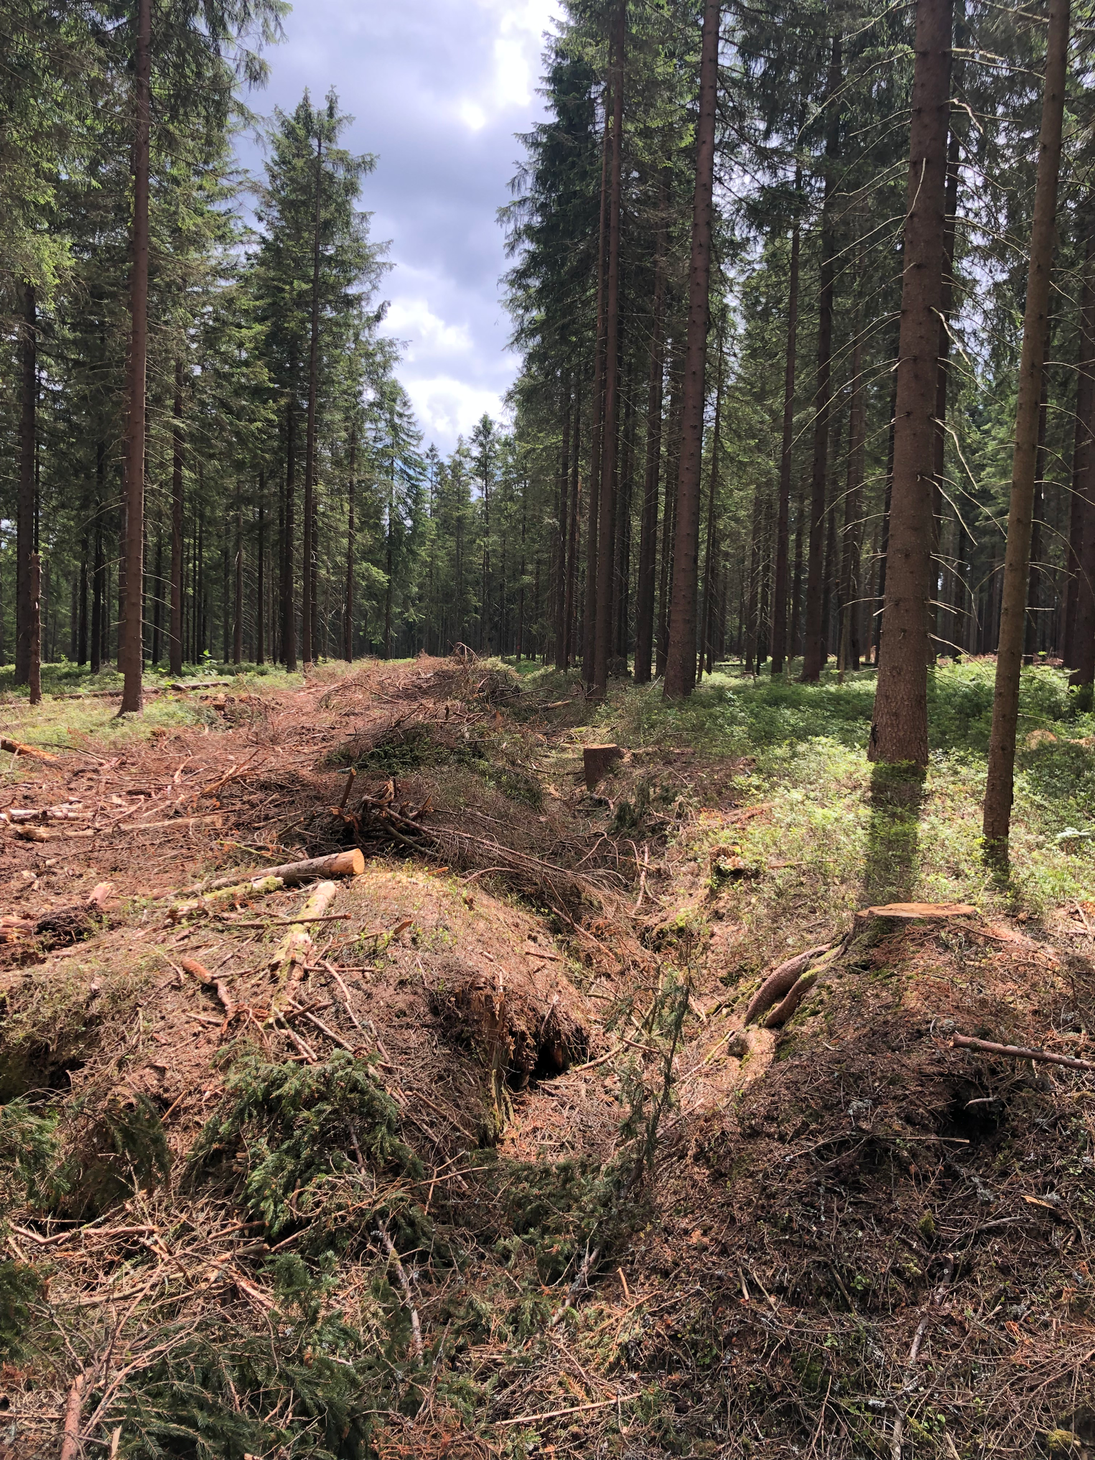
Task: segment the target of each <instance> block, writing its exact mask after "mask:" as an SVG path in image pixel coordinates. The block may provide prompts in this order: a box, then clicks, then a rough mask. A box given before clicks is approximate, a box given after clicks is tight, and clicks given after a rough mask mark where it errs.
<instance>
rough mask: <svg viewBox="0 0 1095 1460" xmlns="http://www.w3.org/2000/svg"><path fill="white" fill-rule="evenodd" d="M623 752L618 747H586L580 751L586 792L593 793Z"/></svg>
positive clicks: (620, 758) (621, 756) (621, 757)
mask: <svg viewBox="0 0 1095 1460" xmlns="http://www.w3.org/2000/svg"><path fill="white" fill-rule="evenodd" d="M622 759H623V751H622V750H621V749H620V747H619V746H618V745H587V746H585V747H584V748H583V750H582V769H583V770H584V771H585V777H586V790H587V791H594V790H596V789H597V787H598V786H599V785H600V784H601V782H602V781H603V780H604V778H605V776H607V775H608V773H609V771H610V770H611V769H612V767H613V766H614V765H615V764H616V762H617V761H618V760H622Z"/></svg>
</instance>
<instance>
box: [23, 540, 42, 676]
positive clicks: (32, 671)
mask: <svg viewBox="0 0 1095 1460" xmlns="http://www.w3.org/2000/svg"><path fill="white" fill-rule="evenodd" d="M27 567H28V569H29V571H28V574H27V578H28V584H27V586H28V589H29V593H30V604H29V608H30V624H29V628H30V633H29V635H28V639H29V643H30V664H29V666H28V673H27V684H28V685H29V686H30V702H31V704H32V705H40V704H41V703H42V601H41V600H42V560H41V558H40V557H39V556H38V551H37V549H35V551H34V552H32V553H31V555H30V562H29V563H28V564H27Z"/></svg>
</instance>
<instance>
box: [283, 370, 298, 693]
mask: <svg viewBox="0 0 1095 1460" xmlns="http://www.w3.org/2000/svg"><path fill="white" fill-rule="evenodd" d="M291 376H292V372H291V371H290V378H291ZM296 445H297V442H296V411H295V409H294V404H293V399H292V396H290V398H289V399H288V400H287V401H286V403H285V516H284V531H283V534H282V544H281V662H282V663H283V664H284V665H285V668H286V669H287V670H288V671H289V673H290V674H292V673H294V672H295V671H296V667H297V619H296V613H295V611H294V608H293V548H294V543H293V535H294V532H293V529H294V512H295V505H296V504H295V501H294V498H295V496H296V467H297V456H296Z"/></svg>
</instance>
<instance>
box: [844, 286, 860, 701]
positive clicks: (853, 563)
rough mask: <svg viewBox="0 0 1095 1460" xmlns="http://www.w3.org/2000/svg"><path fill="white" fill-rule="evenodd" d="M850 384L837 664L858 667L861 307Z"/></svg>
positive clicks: (852, 667)
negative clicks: (838, 659)
mask: <svg viewBox="0 0 1095 1460" xmlns="http://www.w3.org/2000/svg"><path fill="white" fill-rule="evenodd" d="M855 330H856V333H855V342H854V344H853V346H852V387H851V391H852V393H851V399H850V401H849V403H848V483H847V490H846V492H845V496H844V543H843V561H842V564H841V573H840V582H841V588H840V645H839V653H840V668H841V672H842V673H843V672H844V670H846V669H858V668H859V648H860V637H859V623H860V605H859V575H860V559H861V556H862V549H861V545H860V544H861V540H862V538H861V534H862V530H863V529H862V523H861V517H862V511H863V507H862V498H863V467H864V455H865V444H866V410H865V409H864V399H863V311H862V308H859V309H857V311H856V322H855Z"/></svg>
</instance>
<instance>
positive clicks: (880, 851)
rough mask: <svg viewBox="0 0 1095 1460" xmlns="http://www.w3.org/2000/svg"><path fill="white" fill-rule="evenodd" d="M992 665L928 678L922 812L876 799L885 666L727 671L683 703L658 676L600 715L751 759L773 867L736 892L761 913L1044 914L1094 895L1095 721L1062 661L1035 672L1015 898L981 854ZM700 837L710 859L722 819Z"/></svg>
mask: <svg viewBox="0 0 1095 1460" xmlns="http://www.w3.org/2000/svg"><path fill="white" fill-rule="evenodd" d="M994 672H995V667H994V665H993V664H992V663H991V662H989V661H981V660H974V661H969V662H966V663H962V664H958V665H953V664H949V663H945V664H941V665H939V666H938V667H936V668H934V669H933V670H932V671H931V672H930V674H929V736H930V742H931V747H932V749H931V763H930V766H929V769H928V774H927V778H926V782H925V785H924V792H923V796H922V798H920V799H919V801H918V804H917V806H916V814H915V815H914V816H913V817H911V818H910V817H909V816H908V815H902V816H898V817H896V818H895V817H894V816H892V815H889V814H888V813H887V812H886V809H885V807H884V806H882V807H880V805H879V804H878V799H877V797H876V798H874V800H872V795H871V776H872V768H871V766H870V765H869V764H868V762H867V760H866V755H865V748H866V744H867V738H868V734H869V731H870V722H871V712H872V707H873V698H874V681H875V676H874V674H873V672H871V671H861V672H859V673H858V674H850V675H848V676H846V678H845V681H844V683H843V684H839V683H837V681H836V677H835V675H826V676H825V677H824V678H823V680H822V682H821V683H820V684H817V685H804V684H800V683H798V682H796V681H784V680H775V681H773V680H771V679H766V678H763V677H761V678H759V679H757V680H755V681H754V680H752V679H746V678H743V677H740V676H735V675H732V674H730V673H727V672H722V673H719V674H716V675H713V676H711V677H710V678H706V679H705V680H704V682H703V686H702V688H701V689H699V690H698V691H697V692H696V693H695V694H694V695H693V696H692V697H691V698H690V699H689V700H688V701H686V702H685V703H684V704H683V705H673V704H667V703H666V701H665V700H664V698H663V697H662V693H661V687H660V686H659V685H655V686H651V687H649V688H642V689H639V688H635V687H633V686H631V687H627V688H624V689H621V690H620V691H619V692H617V693H616V694H614V695H613V696H612V697H611V698H610V700H609V702H608V703H607V704H606V705H605V706H604V707H603V708H602V710H601V711H600V712H599V715H598V717H597V719H596V721H595V724H596V725H597V727H598V731H599V732H600V731H602V730H603V732H604V733H605V734H606V736H607V735H609V734H611V735H612V736H614V737H615V738H618V739H619V741H620V743H621V744H622V745H625V746H629V747H639V746H643V747H654V748H657V747H658V746H665V747H666V748H667V749H669V748H679V747H681V746H690V747H692V748H694V749H696V750H697V751H699V752H701V753H707V754H711V755H718V756H723V755H725V756H731V757H738V758H742V759H743V760H745V761H746V765H745V767H744V768H743V771H742V775H741V777H740V779H739V781H738V783H737V785H738V790H739V796H738V801H739V804H749V803H752V804H755V805H764V806H765V807H766V813H765V815H763V816H760V817H757V818H755V819H753V820H750V821H747V822H746V823H744V824H743V825H742V826H741V827H740V829H735V833H734V836H735V840H736V842H737V843H739V844H740V853H741V856H742V858H743V859H744V860H745V862H746V863H747V864H749V865H750V866H753V867H755V868H765V869H769V870H767V871H766V873H765V875H764V876H763V877H762V878H759V879H753V880H749V879H746V880H745V881H743V882H740V883H737V884H735V886H734V887H733V888H731V889H730V891H729V893H728V897H729V900H730V903H731V904H732V906H733V907H734V908H736V909H737V910H738V911H739V912H740V913H742V914H744V915H747V916H748V917H749V918H750V920H751V921H752V920H755V919H760V918H762V917H765V916H770V915H772V914H773V913H775V912H777V911H778V912H779V913H780V920H781V922H782V921H786V920H787V919H788V918H795V917H801V919H802V920H804V921H822V920H830V921H832V920H839V919H840V917H841V916H843V915H846V914H847V913H848V912H849V911H851V910H853V909H855V908H858V907H861V906H863V905H864V901H865V900H866V901H870V902H881V901H897V900H910V899H919V900H924V901H934V902H941V901H971V902H973V903H975V904H977V905H979V906H984V907H986V908H991V907H993V906H995V907H997V908H999V909H1003V908H1004V907H1007V908H1010V909H1011V910H1012V911H1015V910H1019V909H1025V910H1026V911H1028V912H1031V913H1035V914H1039V913H1043V912H1044V911H1045V910H1046V909H1048V908H1049V907H1051V906H1054V905H1057V904H1060V903H1062V902H1066V901H1068V900H1070V899H1077V898H1080V899H1084V898H1088V897H1091V896H1092V893H1093V890H1095V715H1093V714H1092V713H1091V712H1090V711H1085V710H1084V709H1082V708H1081V701H1080V700H1079V698H1078V696H1077V694H1076V693H1075V692H1074V691H1071V690H1070V689H1069V687H1068V683H1067V676H1066V675H1065V674H1063V673H1062V672H1061V671H1059V670H1056V669H1052V668H1048V667H1045V666H1034V667H1031V668H1028V669H1025V670H1024V671H1023V677H1022V693H1021V699H1020V714H1021V719H1020V739H1019V752H1018V758H1017V765H1016V784H1015V811H1014V816H1013V827H1012V845H1011V860H1012V881H1011V886H1010V888H1009V889H1008V892H1007V894H1006V896H1005V895H1004V894H1002V893H1001V892H1000V891H999V890H998V889H997V888H995V887H994V885H993V882H992V878H991V876H990V875H989V873H988V871H987V869H986V868H985V866H984V863H983V860H982V857H981V798H982V796H983V793H984V780H985V772H986V755H987V747H988V736H989V730H990V728H991V720H992V696H993V675H994ZM689 834H690V835H692V836H693V837H694V838H695V841H696V851H697V855H698V856H700V857H701V858H702V857H703V855H704V853H705V850H706V844H707V843H710V845H711V846H712V847H713V846H714V845H716V844H717V843H718V842H720V841H725V840H726V834H725V831H724V830H723V829H722V828H719V827H713V826H702V825H701V828H700V829H699V830H698V831H696V830H693V831H692V832H690V833H689ZM773 864H775V865H773Z"/></svg>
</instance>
